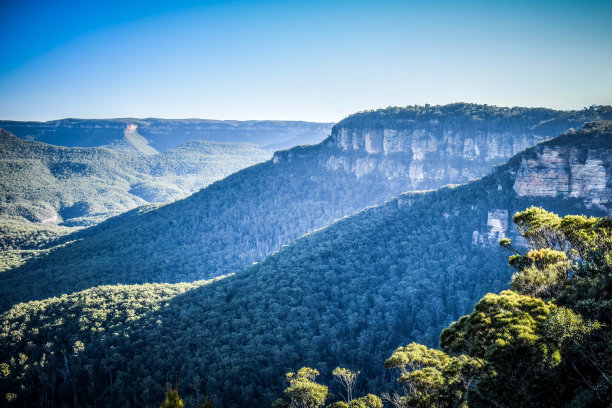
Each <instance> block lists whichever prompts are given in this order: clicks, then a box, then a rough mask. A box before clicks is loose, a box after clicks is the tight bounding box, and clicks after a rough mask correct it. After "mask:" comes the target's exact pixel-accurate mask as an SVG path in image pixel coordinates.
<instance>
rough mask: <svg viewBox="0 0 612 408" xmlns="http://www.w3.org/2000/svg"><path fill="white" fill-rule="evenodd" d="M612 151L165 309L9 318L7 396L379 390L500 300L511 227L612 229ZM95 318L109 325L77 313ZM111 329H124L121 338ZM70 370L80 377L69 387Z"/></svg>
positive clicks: (538, 159) (200, 290)
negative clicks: (309, 376) (448, 332)
mask: <svg viewBox="0 0 612 408" xmlns="http://www.w3.org/2000/svg"><path fill="white" fill-rule="evenodd" d="M611 146H612V123H611V122H600V123H594V124H588V125H586V126H585V127H584V129H583V130H580V131H576V132H574V131H572V132H567V133H565V134H563V135H562V136H560V137H558V138H555V139H553V140H550V141H547V142H544V143H541V144H538V145H536V146H534V147H532V148H529V149H527V150H526V151H524V152H522V153H520V154H518V155H516V156H514V157H513V158H512V159H511V160H510V161H509V162H508V163H507V164H504V165H503V166H499V167H497V168H496V169H495V171H494V172H493V173H492V174H491V175H489V176H486V177H483V178H482V179H479V180H476V181H473V182H470V183H468V184H465V185H461V186H455V187H445V188H442V189H439V190H435V191H430V192H411V193H406V194H402V195H400V196H399V197H397V198H394V199H392V200H390V201H388V202H386V203H385V204H383V205H380V206H376V207H371V208H367V209H364V210H363V211H360V212H359V213H357V214H355V215H353V216H350V217H346V218H343V219H342V220H339V221H337V222H335V223H333V224H332V225H330V226H329V227H327V228H324V229H322V230H320V231H316V232H313V233H311V234H308V235H306V236H304V237H303V238H301V239H299V240H297V241H295V242H293V243H291V244H290V245H288V246H285V247H283V248H282V249H281V250H280V251H278V252H277V253H275V254H272V255H270V256H268V257H266V259H265V260H264V261H263V262H261V263H259V264H256V265H253V266H251V267H249V268H247V269H246V270H244V271H242V272H240V273H238V274H236V275H234V276H229V277H226V278H224V279H221V280H219V281H217V282H214V283H211V284H209V285H205V286H194V287H193V288H192V289H191V290H188V291H185V292H184V293H181V294H180V295H176V296H174V297H169V298H167V299H165V300H164V303H162V304H160V305H159V307H155V308H147V309H146V310H142V309H139V306H138V305H139V304H141V303H146V302H149V301H148V300H147V298H146V295H145V289H146V290H149V289H148V288H149V287H150V286H146V287H144V289H141V288H139V287H130V288H129V291H125V292H123V289H122V288H121V287H117V288H116V289H112V290H107V289H104V290H105V291H107V292H108V293H104V292H103V291H102V292H101V291H99V290H98V291H96V290H88V291H84V292H80V293H76V294H73V295H71V296H62V297H60V298H54V299H48V300H45V301H43V302H30V303H27V304H20V305H17V306H15V307H13V308H12V309H11V310H9V311H8V312H5V313H4V314H3V315H2V317H1V318H2V320H3V322H2V327H4V333H3V335H2V336H0V342H1V343H0V346H1V347H0V350H1V351H0V353H1V354H0V362H4V363H5V364H6V366H5V367H6V369H7V370H9V371H10V372H11V373H13V374H10V375H8V376H7V378H5V379H3V380H2V382H1V383H0V384H2V391H3V393H5V392H14V393H17V394H18V395H19V396H18V398H20V399H18V400H16V401H18V405H21V406H25V405H27V404H28V402H29V401H42V400H45V401H47V400H50V401H53V402H54V403H56V402H59V401H66V402H67V401H75V402H76V401H79V402H80V403H81V404H85V403H88V402H91V401H93V400H94V399H95V400H96V403H97V404H101V405H106V404H107V405H109V406H120V405H122V403H123V402H124V401H129V403H130V404H131V405H134V406H153V405H155V404H156V403H157V401H160V400H161V398H162V396H163V389H164V383H165V381H166V379H167V378H177V379H178V381H179V387H180V392H181V395H183V396H186V397H187V399H186V401H189V402H195V400H196V399H197V398H198V396H202V395H204V394H209V395H212V396H213V397H214V398H215V400H216V401H218V402H220V403H221V404H222V405H223V406H238V405H240V406H264V404H265V403H270V402H271V401H272V400H273V399H274V398H275V397H276V396H278V395H279V393H280V387H281V386H282V380H281V378H282V376H283V375H284V373H285V372H287V371H291V370H295V369H297V368H299V367H301V366H303V365H307V366H311V367H316V368H317V369H318V370H319V371H321V372H322V373H323V382H324V383H325V382H327V383H329V381H330V380H329V373H330V371H331V370H332V369H333V368H334V367H336V366H337V365H341V366H345V367H349V368H351V369H353V370H361V376H362V377H361V379H362V383H361V384H360V386H359V388H358V391H359V393H361V392H362V391H364V390H368V389H377V390H380V389H383V388H384V385H383V384H385V383H388V382H391V380H392V379H391V378H389V373H388V372H387V371H385V370H384V369H383V367H382V362H383V361H384V360H385V359H386V358H387V357H388V356H389V355H390V354H391V351H392V350H394V349H395V348H396V347H397V346H400V345H402V346H403V345H406V344H408V343H409V342H411V341H418V342H422V343H425V344H428V345H430V346H432V345H436V344H437V338H438V335H439V333H440V330H441V329H442V328H443V327H446V326H447V325H448V324H449V323H450V322H452V321H454V320H456V319H457V318H458V317H460V316H461V315H463V314H466V313H468V312H469V311H470V310H471V308H472V306H473V305H474V303H475V302H476V301H477V300H478V299H480V298H481V297H482V296H483V295H484V294H485V293H487V292H491V291H494V292H497V291H499V290H501V289H503V288H505V287H507V285H508V282H509V280H510V276H511V269H510V268H509V267H508V266H507V258H506V255H507V254H506V253H505V251H504V250H503V249H501V248H500V247H499V246H498V244H497V242H498V240H499V239H501V238H503V237H507V236H509V237H512V238H513V241H515V242H516V241H517V239H518V234H517V232H516V230H514V229H513V227H512V226H511V224H510V223H511V219H510V217H511V216H512V214H513V213H514V212H516V211H519V210H523V209H525V208H527V207H529V206H531V205H538V206H542V207H544V208H546V209H547V210H550V211H554V212H556V213H558V214H567V213H585V214H593V215H607V214H609V211H610V208H612V195H610V193H611V190H612V187H611V183H610V180H612V150H611ZM542 181H545V182H546V184H545V186H546V187H545V188H541V187H542V184H541V182H542ZM151 212H153V211H151ZM131 216H133V215H131ZM84 271H86V269H84ZM57 283H61V282H60V281H57ZM27 284H28V285H29V284H30V282H28V283H27ZM3 287H6V285H3ZM12 287H13V288H15V287H16V286H12ZM5 296H8V294H6V293H3V297H5ZM134 303H135V305H134ZM92 305H93V306H92ZM96 305H104V307H103V308H102V311H101V312H99V313H83V312H81V309H82V308H87V309H89V308H91V307H93V308H94V310H95V309H97V306H96ZM126 305H127V306H129V307H126ZM126 309H130V310H132V311H130V310H126ZM117 316H125V317H129V318H128V319H127V322H126V323H125V324H124V325H117V324H116V319H117ZM107 326H108V329H109V330H106V328H107ZM92 329H93V330H92ZM111 332H112V333H111ZM29 342H31V343H29ZM28 344H30V345H29V346H28ZM19 353H23V357H20V354H19ZM11 357H13V360H11ZM64 357H65V358H64ZM42 361H44V362H45V363H44V364H41V362H42ZM66 370H71V372H72V373H79V374H78V375H72V376H70V377H67V376H64V377H62V376H61V375H60V374H61V373H62V372H64V373H65V372H66ZM21 385H24V389H22V390H20V389H19V387H20V386H21Z"/></svg>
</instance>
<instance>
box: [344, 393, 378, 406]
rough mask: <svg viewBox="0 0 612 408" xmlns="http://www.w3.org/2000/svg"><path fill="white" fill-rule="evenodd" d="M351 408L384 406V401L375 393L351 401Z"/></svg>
mask: <svg viewBox="0 0 612 408" xmlns="http://www.w3.org/2000/svg"><path fill="white" fill-rule="evenodd" d="M348 407H349V408H383V403H382V401H381V400H380V398H379V397H377V396H376V395H373V394H367V395H364V396H363V397H361V398H357V399H354V400H352V401H351V402H349V404H348Z"/></svg>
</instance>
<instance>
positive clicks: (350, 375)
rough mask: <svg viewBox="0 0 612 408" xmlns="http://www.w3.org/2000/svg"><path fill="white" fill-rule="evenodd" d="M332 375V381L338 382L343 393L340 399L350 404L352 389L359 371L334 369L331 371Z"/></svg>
mask: <svg viewBox="0 0 612 408" xmlns="http://www.w3.org/2000/svg"><path fill="white" fill-rule="evenodd" d="M332 375H333V376H334V381H336V382H338V383H339V384H340V385H341V386H342V388H343V389H344V391H345V394H344V395H342V398H343V399H344V400H345V401H346V402H351V401H352V400H353V389H354V388H355V384H356V383H357V376H358V375H359V371H357V372H354V371H351V370H349V369H347V368H341V367H336V368H334V371H332Z"/></svg>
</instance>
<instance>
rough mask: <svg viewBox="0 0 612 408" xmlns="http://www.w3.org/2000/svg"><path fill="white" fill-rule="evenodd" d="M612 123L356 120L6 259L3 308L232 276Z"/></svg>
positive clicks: (576, 114) (543, 113) (365, 116)
mask: <svg viewBox="0 0 612 408" xmlns="http://www.w3.org/2000/svg"><path fill="white" fill-rule="evenodd" d="M611 115H612V109H610V107H606V106H602V107H595V108H590V109H585V110H582V111H554V110H550V109H535V108H498V107H494V106H487V105H475V104H452V105H445V106H409V107H405V108H388V109H383V110H378V111H372V112H364V113H360V114H355V115H353V116H349V117H348V118H347V119H345V120H344V121H341V122H340V123H338V124H337V125H336V126H335V127H334V128H333V130H332V135H331V136H330V137H329V138H328V139H327V140H325V141H324V142H322V143H321V144H318V145H314V146H300V147H296V148H293V149H290V150H287V151H280V152H277V153H276V154H275V155H274V158H273V159H272V160H270V161H267V162H265V163H261V164H258V165H255V166H252V167H250V168H248V169H245V170H242V171H240V172H237V173H235V174H232V175H231V176H229V177H227V178H225V179H223V180H221V181H219V182H216V183H213V184H211V185H210V186H208V187H207V188H205V189H203V190H201V191H199V192H198V193H196V194H194V195H192V196H190V197H188V198H186V199H184V200H180V201H177V202H175V203H172V204H168V205H166V206H162V207H159V208H155V207H140V208H138V209H135V210H132V211H129V212H127V213H124V214H122V215H119V216H118V217H115V218H112V219H109V220H107V221H106V222H104V223H101V224H99V225H97V226H94V227H92V228H89V229H86V230H82V231H78V232H76V233H74V234H71V235H70V236H67V237H66V239H65V241H64V242H62V243H61V245H56V246H53V247H52V248H48V251H45V252H44V253H41V254H40V255H41V256H37V257H27V258H24V259H21V260H19V261H15V260H11V259H9V260H8V261H9V262H10V265H11V266H6V267H4V269H5V270H7V271H6V272H4V273H3V274H2V275H0V310H6V308H8V307H9V306H10V305H12V304H15V303H17V302H20V301H27V300H32V299H45V298H47V297H50V296H55V295H59V294H62V293H71V292H74V291H77V290H83V289H86V288H91V287H95V286H97V285H104V284H116V283H123V284H139V283H149V282H168V283H176V282H185V281H193V280H198V279H208V278H211V277H214V276H220V275H225V274H228V273H233V272H236V271H239V270H241V269H242V268H244V267H246V266H249V265H251V264H252V263H253V262H258V261H261V260H262V259H263V258H264V257H265V256H266V255H268V254H270V253H272V252H274V251H276V250H278V249H280V248H281V246H282V245H285V244H288V243H290V242H292V241H293V240H295V239H297V238H299V237H301V236H302V235H303V234H305V233H308V232H311V231H314V230H316V229H318V228H322V227H325V226H327V225H329V224H330V223H331V222H333V221H334V220H336V219H340V218H342V217H344V216H347V215H351V214H353V213H355V212H356V211H359V210H361V209H362V208H364V207H366V206H369V205H377V204H381V203H383V202H385V201H387V200H388V199H390V198H391V197H393V196H395V195H397V194H400V193H402V192H404V191H409V190H412V189H414V186H418V187H419V188H423V189H426V188H438V187H441V186H442V185H444V184H446V183H457V182H464V181H466V180H467V179H468V178H470V177H472V178H477V177H481V176H483V175H484V174H485V173H486V172H488V171H490V170H491V168H492V167H493V166H494V165H495V164H499V163H502V162H503V161H504V160H507V159H508V158H509V157H510V156H511V155H512V153H513V152H514V151H519V150H521V149H522V148H524V147H527V146H528V144H527V143H528V142H533V143H535V141H538V140H545V139H546V138H551V137H554V136H557V135H558V134H559V133H561V132H562V131H564V130H567V129H568V128H570V127H572V126H573V127H576V128H578V127H580V126H582V124H583V123H584V122H585V121H588V120H592V119H598V118H608V117H611ZM376 129H378V130H384V129H389V130H391V131H393V132H402V135H401V136H400V135H397V134H395V133H394V135H392V136H390V137H389V138H387V139H384V140H387V142H385V141H384V140H381V142H380V143H381V146H383V150H375V149H373V147H374V146H375V143H374V139H375V137H374V136H373V134H372V135H370V133H371V131H375V130H376ZM363 132H365V133H363ZM383 133H384V131H383ZM346 135H351V136H350V137H351V138H352V141H351V143H349V144H350V146H351V147H350V148H349V147H348V146H347V145H346V143H348V142H347V140H346ZM383 137H384V136H383ZM366 140H369V142H367V143H366ZM345 142H346V143H345ZM391 145H394V146H396V148H391V147H389V146H391ZM384 146H388V148H387V150H385V149H384ZM478 146H481V148H482V149H480V148H478ZM521 146H522V147H521ZM486 149H489V150H490V152H488V151H489V150H487V151H486V152H485V150H486ZM481 151H482V152H481ZM447 152H451V153H452V154H449V153H447ZM487 152H488V153H487ZM491 152H497V153H495V154H492V153H491ZM457 169H464V170H462V171H458V170H457ZM82 254H87V256H86V257H84V256H82ZM12 265H14V266H15V267H12ZM21 288H23V290H21Z"/></svg>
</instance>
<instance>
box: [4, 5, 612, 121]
mask: <svg viewBox="0 0 612 408" xmlns="http://www.w3.org/2000/svg"><path fill="white" fill-rule="evenodd" d="M125 3H129V4H128V5H126V4H124V2H121V1H114V0H107V1H91V0H78V1H63V0H54V1H49V0H46V1H36V0H33V1H22V0H0V55H2V58H0V95H1V96H2V97H1V98H0V119H15V120H49V119H57V118H63V117H89V118H105V117H106V118H107V117H126V116H135V117H151V116H154V117H167V118H186V117H199V118H216V119H296V120H313V121H337V120H340V119H342V118H343V117H344V116H346V115H347V114H350V113H352V112H355V111H359V110H364V109H371V108H379V107H386V106H389V105H400V106H401V105H409V104H425V103H431V104H444V103H449V102H458V101H463V102H477V103H489V104H496V105H504V106H514V105H520V106H547V107H553V108H582V107H583V106H589V105H592V104H612V1H609V0H608V1H588V0H586V1H563V0H558V1H537V0H533V1H510V0H508V1H497V2H496V1H433V0H432V1H408V0H404V1H387V0H378V1H333V0H327V1H316V0H314V1H313V0H311V1H301V2H298V1H276V2H274V1H267V2H260V1H212V2H202V1H200V2H196V1H180V0H177V1H169V2H159V1H154V0H149V1H132V2H129V1H126V2H125Z"/></svg>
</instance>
